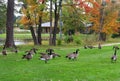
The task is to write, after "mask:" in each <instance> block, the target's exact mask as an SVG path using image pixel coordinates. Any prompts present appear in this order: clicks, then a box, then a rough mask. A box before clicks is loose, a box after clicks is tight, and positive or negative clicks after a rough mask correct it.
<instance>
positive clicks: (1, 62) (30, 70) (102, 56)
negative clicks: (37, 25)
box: [0, 45, 120, 81]
mask: <svg viewBox="0 0 120 81" xmlns="http://www.w3.org/2000/svg"><path fill="white" fill-rule="evenodd" d="M32 47H33V46H27V45H24V46H18V49H19V52H18V54H15V53H12V52H10V53H9V54H8V55H7V56H2V55H0V81H120V58H119V57H120V55H119V53H120V51H118V54H117V55H118V60H117V62H116V63H111V60H110V57H111V55H112V54H113V49H112V46H106V47H103V48H102V49H97V48H94V49H83V48H82V47H78V46H72V47H70V46H69V47H68V46H60V47H58V46H57V47H51V48H53V49H54V51H55V52H56V53H58V54H60V55H61V57H57V58H55V59H52V60H49V61H48V63H47V64H45V63H44V61H41V60H39V56H40V54H39V53H40V52H45V49H47V48H49V46H36V47H37V48H38V52H37V54H36V55H34V57H33V59H31V60H30V61H27V60H26V59H21V57H22V55H23V54H24V51H26V50H28V49H30V48H32ZM77 48H79V49H80V52H79V57H78V58H77V60H68V59H66V58H65V55H66V54H69V53H71V52H73V51H75V50H76V49H77Z"/></svg>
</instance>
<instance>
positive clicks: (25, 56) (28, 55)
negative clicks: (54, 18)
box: [22, 53, 33, 60]
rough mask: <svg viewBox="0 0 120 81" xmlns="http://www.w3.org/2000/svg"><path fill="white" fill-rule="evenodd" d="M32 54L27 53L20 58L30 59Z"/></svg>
mask: <svg viewBox="0 0 120 81" xmlns="http://www.w3.org/2000/svg"><path fill="white" fill-rule="evenodd" d="M32 57H33V55H32V54H31V53H28V54H26V55H23V57H22V59H27V60H30V59H32Z"/></svg>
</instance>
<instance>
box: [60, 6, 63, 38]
mask: <svg viewBox="0 0 120 81" xmlns="http://www.w3.org/2000/svg"><path fill="white" fill-rule="evenodd" d="M59 23H60V39H61V40H62V26H63V22H62V7H61V8H60V20H59Z"/></svg>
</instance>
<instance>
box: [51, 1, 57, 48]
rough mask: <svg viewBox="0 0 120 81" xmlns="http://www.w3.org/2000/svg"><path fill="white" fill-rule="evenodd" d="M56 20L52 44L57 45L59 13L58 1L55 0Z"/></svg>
mask: <svg viewBox="0 0 120 81" xmlns="http://www.w3.org/2000/svg"><path fill="white" fill-rule="evenodd" d="M54 14H55V22H54V30H53V39H52V44H53V45H54V46H56V32H57V26H58V19H59V14H58V13H57V2H55V11H54Z"/></svg>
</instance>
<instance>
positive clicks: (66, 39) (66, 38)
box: [64, 35, 73, 43]
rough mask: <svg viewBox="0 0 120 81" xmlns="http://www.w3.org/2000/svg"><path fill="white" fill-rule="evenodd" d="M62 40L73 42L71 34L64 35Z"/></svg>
mask: <svg viewBox="0 0 120 81" xmlns="http://www.w3.org/2000/svg"><path fill="white" fill-rule="evenodd" d="M64 41H65V42H66V43H70V42H73V36H72V35H70V36H69V35H67V36H66V37H65V39H64Z"/></svg>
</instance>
